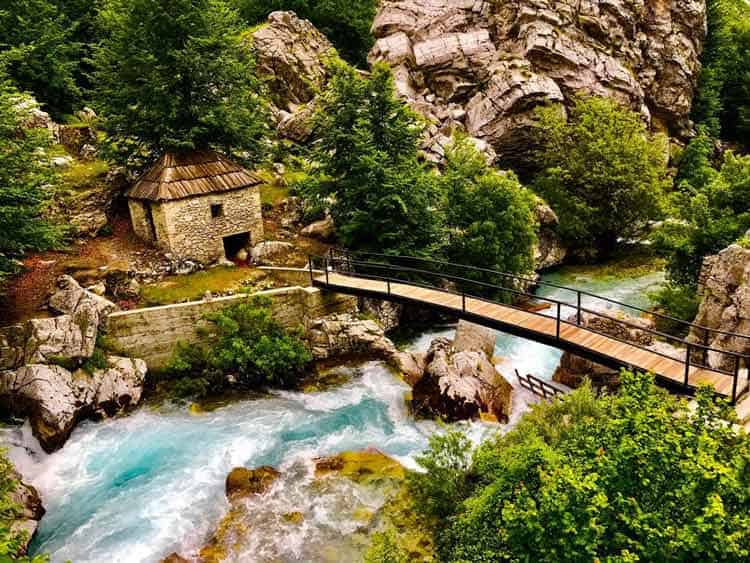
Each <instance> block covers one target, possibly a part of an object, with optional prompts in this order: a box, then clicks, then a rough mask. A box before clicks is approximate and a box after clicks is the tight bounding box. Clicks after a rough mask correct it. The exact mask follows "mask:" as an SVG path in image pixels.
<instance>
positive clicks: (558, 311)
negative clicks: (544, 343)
mask: <svg viewBox="0 0 750 563" xmlns="http://www.w3.org/2000/svg"><path fill="white" fill-rule="evenodd" d="M561 305H562V304H561V303H560V302H559V301H558V302H557V324H556V327H557V328H556V335H557V339H558V340H560V315H561V311H560V309H561ZM545 398H546V397H545Z"/></svg>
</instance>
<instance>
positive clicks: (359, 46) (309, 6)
mask: <svg viewBox="0 0 750 563" xmlns="http://www.w3.org/2000/svg"><path fill="white" fill-rule="evenodd" d="M233 1H234V3H235V5H237V7H238V8H239V10H240V13H241V14H242V16H243V17H244V18H245V19H246V20H247V21H248V22H249V23H250V24H257V23H261V22H263V21H265V19H266V18H267V17H268V14H270V13H271V12H274V11H276V10H291V11H293V12H295V13H296V14H297V15H298V16H300V17H301V18H305V19H308V20H310V21H311V22H312V23H313V25H315V27H317V28H318V29H319V30H320V31H321V32H323V34H325V35H326V37H328V39H329V40H330V41H331V43H333V45H334V46H335V47H336V49H337V50H338V52H339V54H340V55H341V56H342V57H343V58H344V59H346V60H347V61H349V62H350V63H353V64H356V65H359V66H366V65H367V53H368V52H369V50H370V47H371V46H372V43H373V39H372V35H371V34H370V27H371V26H372V21H373V19H374V18H375V12H376V10H377V0H358V1H356V2H350V1H349V0H233Z"/></svg>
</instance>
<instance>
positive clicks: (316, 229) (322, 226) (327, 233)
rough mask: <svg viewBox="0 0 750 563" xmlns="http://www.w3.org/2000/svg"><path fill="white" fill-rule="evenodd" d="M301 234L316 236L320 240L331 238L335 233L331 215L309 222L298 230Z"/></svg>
mask: <svg viewBox="0 0 750 563" xmlns="http://www.w3.org/2000/svg"><path fill="white" fill-rule="evenodd" d="M300 234H301V235H302V236H305V237H311V238H316V239H319V240H322V241H327V240H331V239H333V238H334V236H335V235H336V225H335V224H334V222H333V219H332V218H331V217H326V218H325V219H321V220H320V221H315V222H314V223H310V224H309V225H307V226H306V227H305V228H304V229H302V231H301V232H300Z"/></svg>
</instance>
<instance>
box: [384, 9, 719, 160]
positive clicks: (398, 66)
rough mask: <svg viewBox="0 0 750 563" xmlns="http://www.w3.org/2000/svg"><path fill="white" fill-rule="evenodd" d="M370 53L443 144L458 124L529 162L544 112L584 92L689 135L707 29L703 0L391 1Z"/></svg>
mask: <svg viewBox="0 0 750 563" xmlns="http://www.w3.org/2000/svg"><path fill="white" fill-rule="evenodd" d="M372 29H373V33H374V35H375V37H376V38H377V42H376V44H375V46H374V47H373V49H372V51H371V53H370V61H371V62H375V61H385V62H387V63H388V64H390V65H391V66H392V67H393V68H394V72H395V75H396V80H397V87H398V89H399V91H400V93H401V94H402V95H403V96H404V97H405V98H406V99H407V100H409V102H410V104H411V105H412V106H413V107H414V108H415V109H416V110H417V111H419V112H420V113H422V114H424V115H425V116H427V117H428V119H429V120H430V121H431V122H432V128H431V138H430V139H428V141H427V145H430V146H433V147H435V149H436V152H438V153H439V152H440V147H441V146H442V145H443V144H444V142H445V138H446V137H449V136H450V132H451V131H452V130H453V129H455V128H460V129H465V130H467V131H468V132H469V134H470V135H472V136H474V137H477V138H478V139H480V140H483V141H486V142H487V143H489V144H490V145H491V146H492V147H493V148H494V149H495V151H496V152H497V153H498V156H499V158H500V161H501V162H507V163H514V164H517V163H518V162H520V161H522V160H523V156H524V155H525V154H526V152H527V150H528V147H529V139H528V134H529V128H530V126H531V125H532V124H533V120H534V115H533V112H534V108H535V107H537V106H538V105H540V104H546V103H550V102H564V103H570V101H571V100H572V99H573V98H574V97H575V96H576V94H578V93H586V94H594V95H600V96H607V97H611V98H614V99H617V100H619V101H620V102H622V103H623V104H624V105H626V106H629V107H631V108H632V109H634V110H636V111H640V112H641V113H642V114H643V115H644V117H645V118H646V119H647V120H648V121H649V122H650V123H651V125H652V127H653V128H654V129H656V130H662V131H666V132H668V133H670V134H671V135H673V136H676V137H683V136H685V135H687V134H689V131H690V128H691V124H690V121H689V119H688V115H689V112H690V106H691V103H692V98H693V88H694V86H695V83H696V80H697V77H698V73H699V71H700V62H699V57H700V54H701V52H702V49H703V41H704V38H705V34H706V6H705V2H704V1H703V0H628V1H625V0H607V1H593V0H555V1H553V0H502V1H501V0H419V1H417V0H383V2H381V4H380V8H379V11H378V14H377V16H376V18H375V22H374V24H373V28H372Z"/></svg>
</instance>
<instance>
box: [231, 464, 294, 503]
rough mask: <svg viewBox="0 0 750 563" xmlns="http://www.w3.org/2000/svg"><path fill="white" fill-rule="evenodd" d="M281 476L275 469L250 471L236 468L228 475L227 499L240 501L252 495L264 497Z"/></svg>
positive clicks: (264, 468) (259, 468) (262, 468)
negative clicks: (239, 499)
mask: <svg viewBox="0 0 750 563" xmlns="http://www.w3.org/2000/svg"><path fill="white" fill-rule="evenodd" d="M279 475H281V474H280V473H279V472H278V471H276V469H274V468H273V467H268V466H264V467H258V468H256V469H248V468H246V467H235V468H234V469H232V471H231V472H230V473H229V475H227V481H226V486H225V490H226V494H227V498H229V499H230V500H231V499H238V498H243V497H247V496H250V495H262V494H263V493H265V492H266V491H267V490H268V489H269V488H270V487H271V485H273V483H274V482H275V481H276V479H278V478H279Z"/></svg>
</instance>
